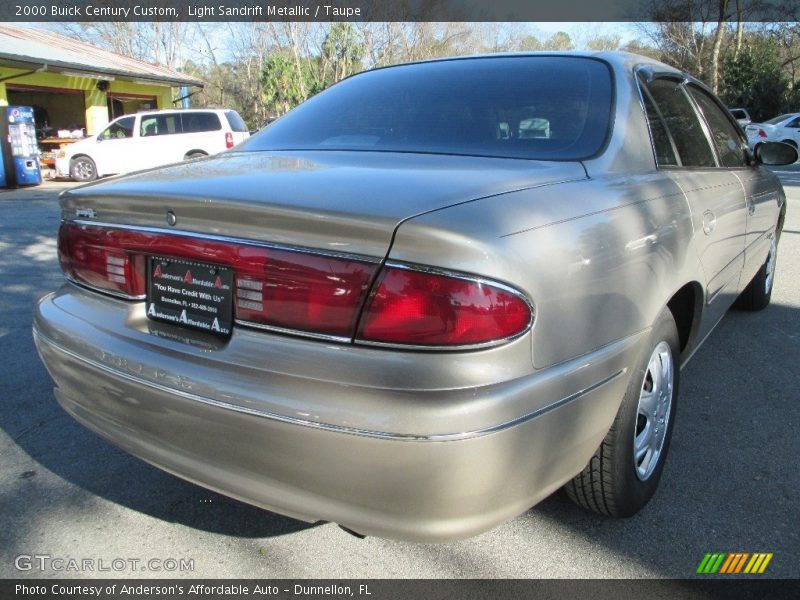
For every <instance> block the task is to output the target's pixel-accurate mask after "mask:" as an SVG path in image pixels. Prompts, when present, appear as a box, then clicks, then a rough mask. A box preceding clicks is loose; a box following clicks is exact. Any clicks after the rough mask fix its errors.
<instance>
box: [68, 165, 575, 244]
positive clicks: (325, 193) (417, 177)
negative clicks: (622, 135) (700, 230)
mask: <svg viewBox="0 0 800 600" xmlns="http://www.w3.org/2000/svg"><path fill="white" fill-rule="evenodd" d="M585 178H586V174H585V171H584V169H583V166H582V165H581V164H580V163H579V162H543V161H535V160H514V159H496V158H483V157H468V156H444V155H422V154H404V153H392V154H391V155H388V154H387V153H380V152H319V151H316V152H297V151H293V152H232V153H227V154H224V155H221V156H218V157H216V158H211V159H201V160H197V161H191V162H187V163H180V164H176V165H172V166H169V167H166V168H162V169H158V170H150V171H143V172H140V173H134V174H131V175H128V176H124V177H119V178H114V179H110V180H107V181H103V182H99V183H95V184H91V185H88V186H83V187H80V188H76V189H73V190H70V191H67V192H65V193H64V194H63V195H62V197H61V202H62V213H63V214H62V216H63V218H64V219H65V220H72V219H75V218H84V219H85V218H87V215H88V218H89V219H90V220H93V221H96V222H103V223H109V224H124V225H134V226H136V225H139V226H147V227H161V228H164V229H167V230H172V229H175V230H183V231H191V232H197V233H200V234H203V233H208V234H214V235H224V236H230V237H239V238H244V239H252V240H258V241H266V242H271V243H276V244H287V245H292V246H302V247H310V248H318V249H322V250H325V251H329V252H345V253H349V254H362V255H367V256H372V257H383V256H384V255H385V254H386V252H387V250H388V248H389V246H390V244H391V239H392V235H393V232H394V231H395V229H396V227H397V226H398V224H399V223H401V222H402V221H404V220H406V219H408V218H411V217H414V216H417V215H420V214H423V213H426V212H429V211H432V210H438V209H441V208H445V207H447V206H451V205H454V204H460V203H463V202H469V201H471V200H476V199H479V198H485V197H487V196H497V195H501V194H504V193H507V192H511V191H515V190H520V189H525V188H532V187H537V186H542V185H548V184H553V183H557V182H562V181H572V180H577V179H585ZM497 201H498V202H502V198H501V197H499V198H498V199H497ZM168 213H171V215H169V216H168ZM168 219H169V220H168ZM173 221H174V224H173Z"/></svg>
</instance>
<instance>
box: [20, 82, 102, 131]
mask: <svg viewBox="0 0 800 600" xmlns="http://www.w3.org/2000/svg"><path fill="white" fill-rule="evenodd" d="M6 92H7V94H8V103H9V105H11V106H30V107H32V108H33V112H34V118H35V119H36V137H37V138H39V139H42V138H50V137H56V136H57V134H58V131H59V130H67V131H70V132H74V131H83V132H85V131H86V103H85V100H84V96H83V90H71V89H66V88H51V87H42V86H34V85H20V84H13V83H7V84H6ZM76 137H80V136H76Z"/></svg>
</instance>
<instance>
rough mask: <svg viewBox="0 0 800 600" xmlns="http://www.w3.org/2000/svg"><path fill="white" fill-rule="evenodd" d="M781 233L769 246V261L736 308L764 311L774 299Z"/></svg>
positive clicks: (745, 290)
mask: <svg viewBox="0 0 800 600" xmlns="http://www.w3.org/2000/svg"><path fill="white" fill-rule="evenodd" d="M779 239H780V232H779V231H776V233H775V235H774V236H773V237H772V240H771V242H770V246H769V254H767V260H765V261H764V264H763V265H761V268H760V269H759V270H758V273H756V274H755V276H753V279H751V280H750V283H748V284H747V287H746V288H744V290H742V293H741V294H739V297H738V298H737V299H736V302H735V303H734V305H733V306H734V307H735V308H740V309H742V310H763V309H765V308H766V307H767V306H769V303H770V300H771V299H772V286H773V284H774V283H775V264H776V262H777V260H778V241H779Z"/></svg>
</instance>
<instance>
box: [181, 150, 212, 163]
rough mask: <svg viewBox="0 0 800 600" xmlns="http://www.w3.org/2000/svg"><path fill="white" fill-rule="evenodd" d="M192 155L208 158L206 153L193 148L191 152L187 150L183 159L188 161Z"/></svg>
mask: <svg viewBox="0 0 800 600" xmlns="http://www.w3.org/2000/svg"><path fill="white" fill-rule="evenodd" d="M192 154H202V155H203V156H209V154H208V152H206V151H205V150H203V149H202V148H194V149H192V150H187V151H186V152H184V154H183V159H184V160H186V159H188V158H189V157H190V156H191V155H192Z"/></svg>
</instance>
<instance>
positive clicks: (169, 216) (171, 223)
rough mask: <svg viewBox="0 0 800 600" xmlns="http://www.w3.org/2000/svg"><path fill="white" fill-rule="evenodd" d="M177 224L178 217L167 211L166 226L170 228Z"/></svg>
mask: <svg viewBox="0 0 800 600" xmlns="http://www.w3.org/2000/svg"><path fill="white" fill-rule="evenodd" d="M177 222H178V217H176V216H175V213H174V212H172V211H171V210H168V211H167V225H169V226H170V227H174V226H175V223H177Z"/></svg>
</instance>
